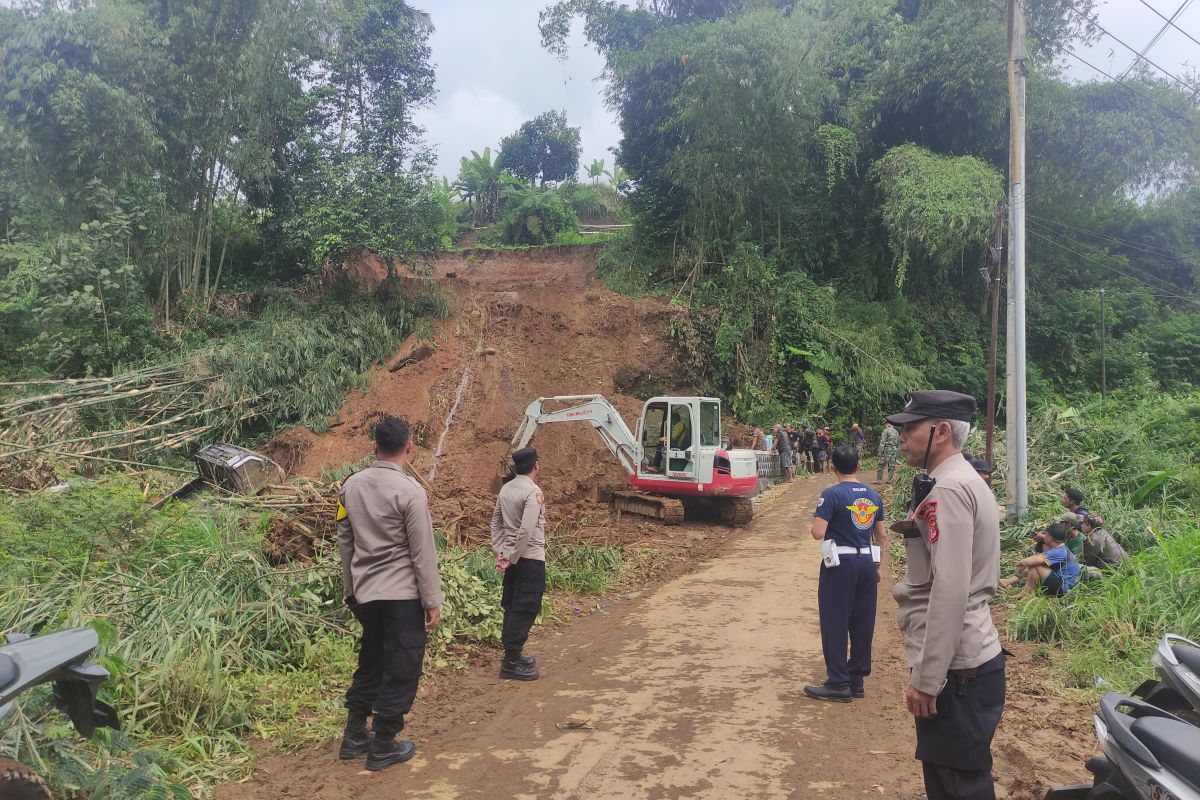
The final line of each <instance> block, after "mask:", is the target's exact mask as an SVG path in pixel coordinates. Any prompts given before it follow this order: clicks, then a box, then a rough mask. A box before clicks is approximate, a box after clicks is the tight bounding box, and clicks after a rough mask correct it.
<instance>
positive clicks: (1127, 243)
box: [1029, 214, 1194, 267]
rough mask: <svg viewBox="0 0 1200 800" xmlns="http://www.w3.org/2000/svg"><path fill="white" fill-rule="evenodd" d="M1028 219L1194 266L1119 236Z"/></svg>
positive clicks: (1061, 223)
mask: <svg viewBox="0 0 1200 800" xmlns="http://www.w3.org/2000/svg"><path fill="white" fill-rule="evenodd" d="M1029 218H1030V219H1036V220H1039V221H1041V222H1043V223H1049V224H1051V225H1060V226H1062V227H1064V228H1070V229H1071V230H1073V231H1078V232H1080V233H1086V234H1088V235H1089V236H1095V237H1097V238H1099V239H1107V240H1108V241H1110V242H1112V243H1114V244H1119V245H1121V246H1123V247H1128V248H1130V249H1131V250H1140V251H1142V252H1143V253H1148V254H1150V255H1153V256H1162V257H1163V258H1169V259H1171V260H1173V261H1177V262H1179V263H1180V264H1182V265H1183V266H1185V267H1193V266H1194V265H1193V264H1191V263H1189V262H1187V261H1184V260H1183V259H1182V258H1180V257H1179V256H1177V255H1176V254H1175V253H1172V252H1171V251H1169V250H1164V249H1162V248H1159V247H1153V246H1151V245H1145V244H1142V243H1141V242H1135V241H1132V240H1130V239H1122V238H1121V237H1120V236H1111V235H1109V234H1107V233H1100V232H1099V231H1092V230H1088V229H1087V228H1080V227H1077V226H1075V225H1068V224H1067V223H1065V222H1059V221H1058V220H1053V219H1046V218H1045V217H1039V216H1038V215H1036V214H1030V215H1029Z"/></svg>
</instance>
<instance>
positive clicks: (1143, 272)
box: [1034, 222, 1194, 296]
mask: <svg viewBox="0 0 1200 800" xmlns="http://www.w3.org/2000/svg"><path fill="white" fill-rule="evenodd" d="M1034 224H1035V225H1037V224H1038V223H1036V222H1035V223H1034ZM1041 227H1043V228H1045V229H1046V230H1047V231H1048V232H1050V233H1052V234H1054V235H1055V236H1061V235H1062V234H1061V233H1060V232H1059V231H1056V230H1054V229H1053V228H1051V227H1049V226H1047V225H1042V226H1041ZM1075 243H1076V244H1077V245H1081V246H1082V245H1083V242H1080V241H1078V240H1076V242H1075ZM1091 254H1092V255H1093V256H1097V255H1102V256H1107V255H1109V254H1108V253H1101V252H1099V251H1096V250H1093V251H1091ZM1081 255H1082V254H1081ZM1126 267H1128V268H1129V269H1131V270H1133V271H1134V272H1136V273H1138V274H1139V275H1141V276H1142V277H1143V278H1146V279H1148V280H1150V281H1153V282H1156V283H1159V284H1163V285H1162V286H1153V285H1151V284H1147V285H1151V288H1155V289H1158V290H1159V291H1163V292H1169V291H1171V290H1173V289H1175V286H1174V284H1172V283H1171V282H1170V281H1168V280H1166V279H1165V278H1160V277H1159V276H1158V275H1155V274H1154V273H1153V272H1150V271H1149V270H1146V269H1142V268H1141V267H1136V266H1134V265H1133V264H1126ZM1135 280H1136V279H1135ZM1180 291H1183V292H1185V293H1187V291H1186V290H1183V289H1181V290H1180ZM1187 294H1188V296H1194V295H1191V294H1190V293H1187Z"/></svg>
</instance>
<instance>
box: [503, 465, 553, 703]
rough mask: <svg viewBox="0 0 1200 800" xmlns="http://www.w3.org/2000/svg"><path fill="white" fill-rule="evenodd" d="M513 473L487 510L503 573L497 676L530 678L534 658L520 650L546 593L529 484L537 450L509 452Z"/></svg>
mask: <svg viewBox="0 0 1200 800" xmlns="http://www.w3.org/2000/svg"><path fill="white" fill-rule="evenodd" d="M512 459H513V472H514V473H516V477H514V478H513V479H512V480H510V481H509V482H508V483H506V484H504V487H503V488H502V489H500V494H499V496H498V497H497V498H496V508H495V510H494V511H492V552H493V553H495V554H496V569H498V570H500V572H502V573H504V593H503V595H502V597H501V600H500V606H501V607H502V608H503V609H504V627H503V629H502V630H501V632H500V641H501V643H502V644H503V645H504V661H503V662H502V663H501V664H500V677H501V678H504V679H507V680H517V681H536V680H537V679H538V671H537V666H536V664H537V662H536V660H535V659H533V658H529V657H528V656H524V655H522V654H521V650H522V649H523V648H524V647H525V642H526V641H527V640H528V639H529V629H530V628H532V627H533V621H534V620H535V619H537V615H538V612H540V611H541V610H542V595H543V594H545V592H546V498H545V497H544V496H543V495H542V490H541V489H540V488H538V485H537V484H536V483H534V479H535V478H536V477H537V474H538V457H537V451H536V450H534V449H533V448H532V447H523V448H521V449H520V450H518V451H516V452H515V453H513V455H512Z"/></svg>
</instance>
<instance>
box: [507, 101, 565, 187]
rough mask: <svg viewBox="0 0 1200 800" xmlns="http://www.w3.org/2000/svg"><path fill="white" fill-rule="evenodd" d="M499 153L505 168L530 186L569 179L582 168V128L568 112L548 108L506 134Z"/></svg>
mask: <svg viewBox="0 0 1200 800" xmlns="http://www.w3.org/2000/svg"><path fill="white" fill-rule="evenodd" d="M500 153H501V155H502V156H503V157H504V166H505V169H507V170H508V171H509V172H511V173H512V174H513V175H515V176H517V177H518V178H520V179H521V180H523V181H525V182H526V183H529V184H531V185H532V184H537V185H541V186H545V185H546V182H547V181H549V182H551V183H560V182H562V181H565V180H570V179H571V178H574V177H575V173H576V172H578V171H579V128H578V127H574V128H573V127H571V125H570V123H568V122H567V112H566V111H547V112H545V113H543V114H538V115H537V116H536V117H534V118H533V119H531V120H529V121H528V122H525V123H522V125H521V127H520V128H518V129H517V130H516V131H515V132H513V133H512V134H510V135H508V136H505V137H504V140H503V141H501V142H500Z"/></svg>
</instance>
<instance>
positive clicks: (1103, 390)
mask: <svg viewBox="0 0 1200 800" xmlns="http://www.w3.org/2000/svg"><path fill="white" fill-rule="evenodd" d="M1104 335H1105V334H1104V290H1103V289H1101V290H1100V402H1101V403H1103V402H1104V397H1105V395H1107V394H1108V375H1107V374H1106V373H1107V370H1108V364H1107V363H1106V361H1105V358H1104Z"/></svg>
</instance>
